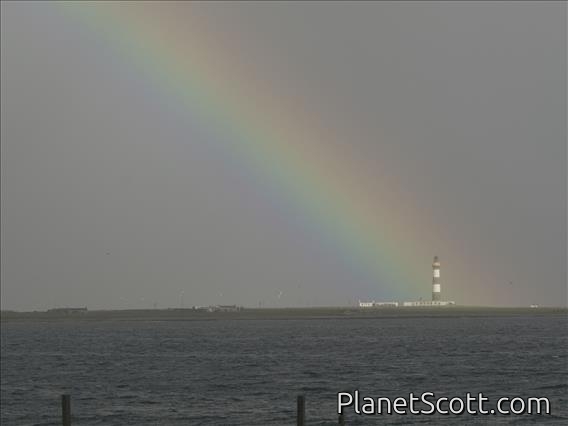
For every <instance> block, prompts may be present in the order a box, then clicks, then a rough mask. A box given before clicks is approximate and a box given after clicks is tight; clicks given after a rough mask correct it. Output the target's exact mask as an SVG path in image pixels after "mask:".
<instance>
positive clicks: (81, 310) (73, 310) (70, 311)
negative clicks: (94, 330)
mask: <svg viewBox="0 0 568 426" xmlns="http://www.w3.org/2000/svg"><path fill="white" fill-rule="evenodd" d="M86 312H87V308H86V307H85V308H52V309H48V310H47V313H49V314H63V315H76V314H84V313H86Z"/></svg>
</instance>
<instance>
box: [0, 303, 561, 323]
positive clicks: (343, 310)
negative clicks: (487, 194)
mask: <svg viewBox="0 0 568 426" xmlns="http://www.w3.org/2000/svg"><path fill="white" fill-rule="evenodd" d="M542 315H546V316H551V315H552V316H568V308H562V307H556V308H552V307H539V308H529V307H483V306H443V307H384V308H381V307H378V308H358V307H311V308H242V309H241V310H239V311H235V312H204V311H198V310H194V309H191V308H185V309H184V308H170V309H121V310H93V311H84V312H71V313H66V312H61V311H56V312H53V311H52V312H48V311H34V312H18V311H1V312H0V318H1V320H2V322H27V321H31V322H33V321H203V320H307V319H320V320H321V319H381V318H385V319H388V318H407V317H408V318H416V317H424V318H427V317H438V318H444V317H446V318H459V317H495V316H499V317H513V316H542Z"/></svg>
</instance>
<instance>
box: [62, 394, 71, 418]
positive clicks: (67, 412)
mask: <svg viewBox="0 0 568 426" xmlns="http://www.w3.org/2000/svg"><path fill="white" fill-rule="evenodd" d="M61 420H62V424H63V426H71V395H68V394H65V395H61Z"/></svg>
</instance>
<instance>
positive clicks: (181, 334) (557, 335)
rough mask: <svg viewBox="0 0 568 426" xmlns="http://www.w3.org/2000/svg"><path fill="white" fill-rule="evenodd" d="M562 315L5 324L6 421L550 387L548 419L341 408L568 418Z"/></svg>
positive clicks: (225, 414)
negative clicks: (66, 405)
mask: <svg viewBox="0 0 568 426" xmlns="http://www.w3.org/2000/svg"><path fill="white" fill-rule="evenodd" d="M567 325H568V323H567V318H566V317H559V316H556V317H553V316H542V317H535V316H531V317H508V318H503V317H501V318H497V317H495V318H491V317H489V318H487V317H478V318H459V317H458V318H386V319H361V320H358V319H350V320H342V319H337V320H335V319H327V320H250V321H249V320H239V321H234V320H233V321H228V320H226V321H225V320H219V321H183V322H174V321H172V322H149V321H148V322H119V321H108V322H76V323H71V322H44V323H33V322H26V323H16V322H5V323H3V324H2V368H1V373H2V378H1V402H2V410H1V423H2V425H32V424H34V425H35V424H38V425H39V424H41V425H50V424H52V425H55V424H60V423H59V422H60V420H59V416H60V412H59V410H60V400H59V396H60V394H62V393H70V394H71V395H72V409H73V415H74V423H73V424H74V425H217V424H240V425H286V424H288V425H291V424H295V417H294V415H295V408H296V407H295V404H296V401H295V398H296V395H297V394H300V393H302V394H305V395H306V406H307V420H308V425H316V424H318V425H324V424H329V425H332V424H336V422H337V420H336V419H337V415H336V414H335V403H336V393H337V392H338V391H352V390H354V389H359V390H360V392H361V394H362V395H369V396H374V397H378V396H393V397H396V396H407V395H408V393H409V392H415V393H420V392H426V391H431V392H435V393H436V395H437V396H438V394H439V395H440V396H442V395H446V396H450V397H451V396H464V395H465V393H466V392H475V393H477V392H483V393H484V394H485V395H486V396H489V397H492V398H497V397H500V396H544V397H548V398H550V401H551V406H552V416H545V417H530V416H494V417H480V416H477V417H472V416H468V415H463V416H445V417H431V416H398V417H393V416H374V417H364V416H357V415H354V414H352V413H349V414H348V415H347V424H348V425H350V424H385V423H389V424H390V423H392V424H415V423H428V424H454V423H455V424H457V423H460V424H462V423H467V424H472V423H476V424H495V423H503V424H524V423H532V424H541V423H546V424H568V401H567V399H568V398H567V393H568V385H567V380H568V379H567V377H568V376H567V374H568V358H567V349H566V348H567V347H568V337H567Z"/></svg>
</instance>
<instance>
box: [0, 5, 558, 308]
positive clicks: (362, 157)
mask: <svg viewBox="0 0 568 426" xmlns="http://www.w3.org/2000/svg"><path fill="white" fill-rule="evenodd" d="M124 6H125V7H126V8H143V9H144V13H145V14H147V16H149V19H150V21H153V19H154V18H155V25H166V24H167V23H168V22H173V20H174V15H175V20H176V22H177V25H179V23H180V22H185V20H186V19H187V22H199V33H198V34H201V33H202V34H203V37H204V38H208V39H212V40H214V41H215V42H214V43H208V44H207V45H208V46H209V47H208V49H216V48H218V49H219V50H218V51H214V52H212V53H211V55H212V56H214V55H215V54H216V55H218V57H219V58H220V59H221V63H224V64H226V65H228V66H230V65H231V64H233V63H234V64H235V65H236V64H237V62H238V64H239V66H240V70H239V72H238V73H237V72H236V71H235V73H234V75H232V74H230V73H227V74H223V70H221V72H220V74H219V76H220V77H219V78H223V76H224V75H231V77H234V78H235V80H236V81H239V78H241V76H243V77H244V75H243V74H241V73H243V72H244V71H246V78H247V79H248V80H250V81H257V82H258V85H259V87H263V88H269V90H270V92H271V93H274V94H275V95H274V97H275V99H277V100H278V99H280V100H281V101H282V102H281V103H282V105H288V107H286V108H285V109H283V110H279V109H278V108H276V109H275V110H267V111H266V114H267V115H268V116H269V117H270V116H271V114H273V115H274V116H277V115H279V114H289V115H290V117H292V120H300V119H301V118H297V117H296V118H294V113H295V111H293V110H294V109H295V108H289V106H290V105H297V107H298V110H301V111H308V112H309V114H308V115H306V116H304V119H305V120H307V121H309V122H313V126H314V127H317V128H323V129H325V130H326V134H330V135H333V138H332V139H330V140H329V141H326V142H327V143H328V147H329V148H325V152H328V149H329V152H331V151H333V152H342V153H343V156H344V158H345V167H346V173H350V170H354V168H353V164H355V165H357V168H359V169H360V170H361V176H363V175H364V176H370V177H371V178H370V179H367V180H366V182H365V183H364V184H362V186H364V187H365V189H366V190H368V192H369V197H370V198H373V197H377V199H379V198H380V197H381V195H380V189H377V192H376V193H374V192H373V191H372V188H373V186H374V185H375V183H374V182H375V179H376V182H377V184H376V186H377V188H383V190H384V188H385V187H388V188H390V191H391V192H392V193H393V194H396V199H400V202H401V204H405V205H406V204H407V203H410V204H411V205H412V206H413V208H412V209H411V210H410V211H402V210H401V209H398V208H395V207H394V206H388V205H387V206H385V205H382V206H381V204H380V203H379V202H377V203H374V204H371V205H376V206H381V207H380V208H381V209H384V210H385V215H386V216H388V215H389V214H390V215H391V216H392V215H397V217H400V221H401V222H402V223H403V224H404V223H406V221H407V222H408V228H409V229H410V228H412V227H416V226H417V225H419V226H420V227H423V228H425V229H427V230H428V231H427V232H424V236H420V237H419V233H415V234H413V235H416V237H415V240H416V241H414V240H413V237H412V235H411V236H410V237H409V236H405V238H402V237H401V239H400V240H401V241H404V244H407V245H408V244H416V245H417V246H420V247H421V249H420V250H422V251H423V253H424V256H423V264H421V265H412V264H410V265H408V268H409V270H412V271H423V272H424V273H423V276H422V275H419V276H418V277H417V279H418V280H423V283H422V282H421V283H419V284H416V283H411V284H409V283H397V285H395V286H394V288H393V287H392V286H391V287H388V288H387V287H384V286H383V285H382V278H383V277H381V276H380V275H379V276H370V275H369V274H367V273H366V272H365V271H361V270H358V265H357V264H353V263H352V262H351V261H350V260H349V259H348V257H349V256H345V251H342V243H341V241H339V242H337V243H336V244H337V246H338V249H333V248H330V247H329V245H328V244H325V243H324V242H323V241H326V239H325V238H323V237H321V235H319V233H321V232H322V231H321V230H320V229H319V227H318V224H317V223H314V221H313V220H312V221H307V220H304V218H303V217H302V214H303V213H302V211H301V209H298V208H295V203H296V200H295V198H294V196H293V195H292V196H290V197H289V198H287V196H285V195H284V194H282V193H280V192H279V191H278V190H277V189H273V190H272V192H271V190H270V189H266V188H263V189H259V185H257V184H256V183H254V182H253V183H252V184H250V179H248V180H247V178H246V177H245V178H243V176H244V175H247V173H249V172H248V171H247V170H246V167H245V166H242V167H241V166H231V165H230V164H231V158H228V159H227V158H226V157H227V156H229V157H230V155H231V154H230V153H228V152H221V153H219V152H215V149H211V150H208V149H204V148H203V147H207V146H209V145H211V144H213V142H214V140H213V139H215V138H217V137H219V136H215V135H214V132H213V133H212V132H211V128H210V127H211V126H210V124H208V125H203V123H201V121H200V120H202V118H201V116H200V115H199V114H197V115H192V111H193V109H192V108H182V107H180V106H179V102H178V101H177V100H176V99H175V97H172V96H170V95H169V94H167V93H166V91H165V90H164V88H163V87H160V86H159V85H157V84H154V83H153V82H152V79H151V78H149V77H147V74H148V73H150V74H151V73H152V72H153V71H152V69H154V68H152V64H151V56H150V57H149V62H148V60H147V62H146V67H147V68H146V69H145V68H144V66H143V65H140V64H134V63H133V61H132V59H130V58H128V55H127V54H121V53H120V51H119V50H117V49H115V48H113V46H112V45H113V40H112V38H111V37H107V36H103V33H102V32H101V31H97V30H96V29H93V28H92V27H88V26H87V25H86V24H85V22H84V21H83V20H82V18H81V17H79V16H78V15H79V14H77V15H74V14H73V13H70V14H69V13H67V12H63V11H62V10H61V7H60V6H57V5H55V4H52V3H47V2H37V3H34V2H6V1H4V2H2V28H1V31H2V33H1V35H2V56H1V59H2V64H1V67H2V68H1V70H2V92H1V101H2V116H1V118H2V151H1V154H2V163H1V165H2V186H1V189H2V253H1V254H2V258H1V259H2V265H1V266H2V268H1V269H2V271H1V274H2V276H1V278H2V282H1V286H2V287H1V289H2V297H1V306H2V309H18V310H33V309H47V308H50V307H55V306H88V307H89V308H92V309H96V308H134V307H137V308H138V307H152V306H154V305H155V306H158V307H174V306H179V305H180V304H181V303H182V300H181V299H182V297H181V294H182V292H183V303H184V305H185V306H191V305H204V304H214V303H223V304H232V303H236V304H242V305H245V306H258V303H259V302H261V303H263V304H264V306H292V305H301V306H305V305H346V304H350V303H355V302H356V301H357V300H358V299H369V300H370V299H377V300H379V299H381V300H382V299H398V300H403V299H404V300H408V299H417V298H419V297H422V298H425V299H427V298H429V297H430V291H431V270H430V263H431V261H432V256H433V255H434V254H437V255H439V256H440V257H441V259H442V290H443V292H444V296H445V297H447V298H451V299H454V300H456V301H457V302H458V303H462V304H491V305H528V304H531V303H539V304H542V305H566V303H567V291H566V285H567V284H566V236H567V234H566V162H567V157H566V113H567V111H566V4H565V3H564V2H556V3H546V2H533V3H531V2H520V3H513V2H507V3H504V2H500V3H490V2H478V3H474V4H473V3H472V4H470V3H466V2H456V3H449V2H438V3H435V4H429V3H427V2H419V3H409V2H407V3H397V4H395V3H389V2H376V3H371V2H368V3H367V2H366V3H357V4H354V3H347V2H346V3H324V2H315V3H309V4H298V3H295V2H291V3H268V4H260V3H257V2H250V3H221V2H211V3H197V2H195V3H190V2H185V3H178V4H176V5H175V6H172V5H160V4H150V3H148V2H144V3H139V4H136V3H135V2H126V3H125V5H124ZM92 7H102V6H100V5H99V6H96V5H95V6H92ZM190 17H191V18H190ZM113 25H117V26H119V27H120V26H121V22H120V19H118V20H117V22H116V23H115V24H113ZM188 25H190V24H188ZM125 31H128V30H127V29H125ZM180 34H181V35H180V36H179V37H181V38H182V39H181V40H180V41H181V42H182V43H180V45H182V46H183V45H184V44H186V45H187V46H192V45H194V44H195V45H197V44H201V42H200V41H199V40H196V39H195V38H190V37H188V38H187V39H183V37H184V35H183V34H184V33H183V32H181V33H180ZM209 41H210V40H209ZM212 46H213V47H212ZM123 53H124V52H123ZM227 55H229V56H230V58H226V57H225V56H227ZM154 65H155V68H159V67H160V64H154ZM243 70H244V71H243ZM225 71H227V70H225ZM174 90H175V88H174ZM253 100H254V98H253ZM274 104H275V105H277V106H278V105H279V104H280V102H278V101H276V102H275V103H274ZM198 107H199V106H198V105H196V109H198ZM283 108H284V107H283ZM219 109H222V108H219ZM211 115H212V116H210V117H208V118H209V120H211V121H213V122H214V121H215V120H223V118H224V115H219V117H216V116H215V114H214V112H212V113H211ZM219 125H220V126H222V125H223V123H219ZM249 125H250V126H252V127H253V126H254V123H250V124H249ZM268 142H269V141H267V143H268ZM306 144H307V145H306V149H307V150H309V147H310V145H309V144H310V141H309V140H308V141H306ZM273 161H274V160H273ZM385 176H389V183H388V185H385V184H384V182H383V180H384V179H385ZM381 182H382V183H381ZM310 189H311V188H310V187H308V188H307V190H310ZM267 194H268V195H267ZM368 213H369V215H371V216H372V215H374V213H375V212H368ZM376 215H377V217H379V216H381V212H380V211H377V212H376ZM394 231H395V232H397V231H398V229H395V230H394ZM323 232H324V233H325V231H323ZM420 235H421V234H420ZM332 237H333V235H331V236H330V238H331V239H333V238H332ZM419 239H420V241H418V240H419ZM401 244H402V243H401ZM389 247H390V246H389V244H388V242H386V243H385V247H384V248H385V250H389ZM403 247H404V246H403ZM430 248H431V250H430ZM346 250H348V249H346ZM393 250H394V249H393ZM422 251H421V253H422ZM396 258H397V259H401V262H402V263H404V262H406V261H407V260H406V259H404V256H403V255H401V254H400V253H398V254H397V255H396ZM410 261H411V260H410V259H409V260H408V262H410ZM378 262H380V260H378ZM385 269H388V268H387V267H385ZM384 279H385V280H386V279H389V278H387V276H386V275H385V277H384ZM375 280H376V281H375ZM422 284H423V285H422ZM418 288H422V289H423V290H421V291H420V292H418V293H417V292H416V289H418Z"/></svg>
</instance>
